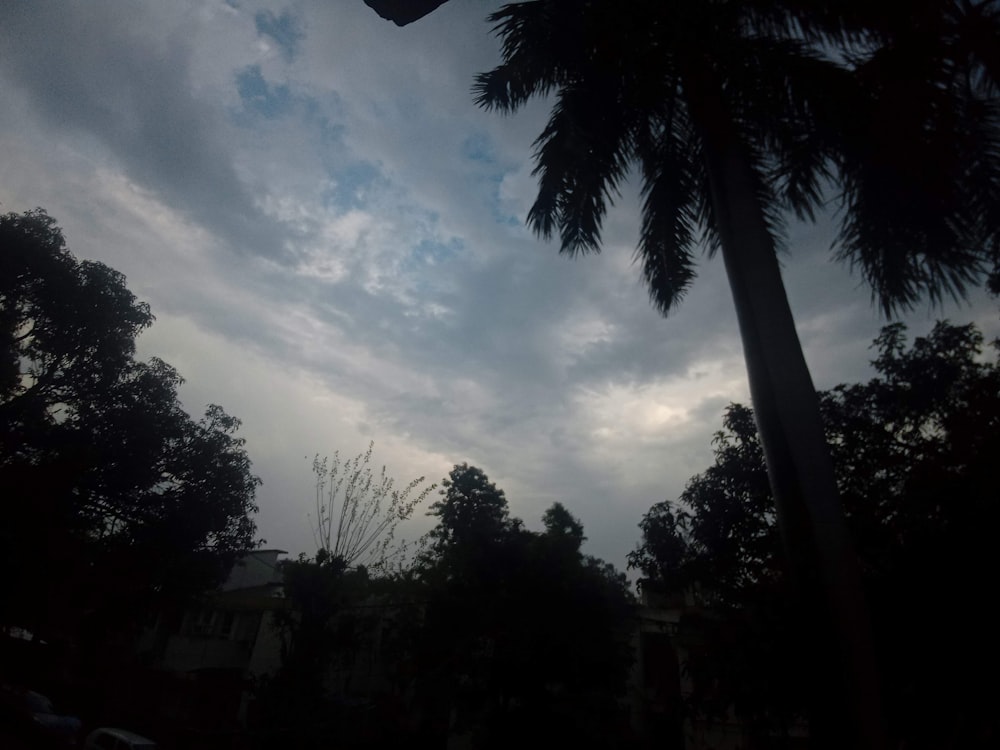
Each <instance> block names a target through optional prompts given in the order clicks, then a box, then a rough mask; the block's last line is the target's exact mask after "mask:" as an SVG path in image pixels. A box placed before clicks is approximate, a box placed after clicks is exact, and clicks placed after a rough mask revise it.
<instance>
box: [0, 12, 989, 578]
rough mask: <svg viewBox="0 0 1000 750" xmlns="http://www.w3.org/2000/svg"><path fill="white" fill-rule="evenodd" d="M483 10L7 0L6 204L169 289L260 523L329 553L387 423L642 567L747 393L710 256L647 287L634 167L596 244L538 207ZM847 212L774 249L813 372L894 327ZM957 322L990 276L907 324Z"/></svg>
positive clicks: (435, 466) (174, 352)
mask: <svg viewBox="0 0 1000 750" xmlns="http://www.w3.org/2000/svg"><path fill="white" fill-rule="evenodd" d="M492 6H493V4H492V3H490V2H486V0H456V1H455V2H452V3H448V4H446V5H445V6H443V7H442V8H441V9H440V10H439V11H437V12H436V13H434V14H432V15H430V16H428V17H427V18H425V19H423V20H422V21H420V22H418V23H417V24H414V25H413V26H410V27H407V28H404V29H399V28H397V27H395V26H393V25H392V24H390V23H388V22H385V21H383V20H382V19H380V18H379V17H378V16H377V15H376V14H375V13H373V12H372V11H371V10H369V9H368V8H366V7H365V6H364V5H363V3H362V2H361V0H357V1H355V0H338V1H337V2H320V1H319V0H317V1H316V2H311V1H309V0H301V1H300V2H291V3H277V4H274V3H267V2H254V1H248V2H236V1H232V2H222V0H205V1H196V0H185V1H181V0H174V1H172V2H170V3H162V2H152V1H147V2H141V1H136V2H129V1H127V0H100V1H91V2H48V1H46V2H42V1H39V0H34V1H32V2H8V3H3V4H2V6H0V96H2V98H3V102H4V106H3V107H0V154H2V159H0V204H2V206H0V210H2V211H5V212H6V211H23V210H27V209H29V208H33V207H35V206H42V207H44V208H46V209H47V210H48V211H49V213H50V214H52V215H53V216H55V217H56V218H57V219H58V220H59V222H60V223H61V225H62V226H63V228H64V231H65V234H66V236H67V240H68V243H69V246H70V248H71V249H72V250H73V252H74V253H75V254H76V255H77V256H79V257H83V258H94V259H97V260H100V261H103V262H105V263H107V264H108V265H111V266H113V267H114V268H117V269H119V270H120V271H122V272H123V273H125V274H126V275H127V277H128V283H129V286H130V287H131V289H132V290H133V291H134V292H135V293H136V294H138V295H139V296H140V297H141V298H143V299H145V300H147V301H148V302H149V303H150V304H151V305H152V308H153V311H154V313H155V314H156V316H157V321H156V323H155V324H154V326H153V327H152V329H151V330H150V331H148V332H147V333H146V334H145V335H144V336H143V338H142V340H141V342H140V350H141V355H142V356H152V355H156V356H160V357H162V358H163V359H165V360H166V361H168V362H170V363H171V364H173V365H174V366H175V367H177V368H178V369H179V370H180V371H181V373H182V374H183V375H184V376H185V377H186V378H187V380H188V382H187V384H186V385H185V386H184V388H183V390H182V397H183V399H184V402H185V405H186V406H187V407H188V408H189V410H191V411H192V412H194V413H198V412H200V410H202V409H203V408H204V405H205V404H207V403H220V404H222V405H223V406H224V407H225V408H226V410H227V411H229V412H230V413H232V414H234V415H236V416H238V417H240V418H241V419H242V420H243V423H244V429H243V434H244V436H245V437H246V438H247V448H248V451H249V453H250V456H251V458H252V460H253V462H254V467H255V471H256V472H257V473H258V474H259V475H260V476H261V478H262V480H263V486H262V488H261V490H260V494H259V502H260V506H261V512H260V516H259V518H258V524H259V527H260V532H261V535H262V536H264V537H265V538H267V540H268V542H269V543H270V545H271V546H278V547H281V548H283V549H286V550H289V551H291V552H292V553H293V554H294V553H298V552H300V551H305V552H312V551H313V549H312V547H313V543H312V537H311V534H310V530H309V522H308V519H307V514H308V513H309V511H310V509H311V507H312V504H313V489H312V479H311V474H310V465H311V459H312V456H313V455H314V454H315V453H317V452H318V453H320V454H326V453H332V452H333V451H334V450H337V449H339V450H340V451H341V452H342V453H344V454H354V453H358V452H360V451H362V450H363V449H364V448H365V447H366V446H367V443H368V441H369V440H374V441H375V443H376V456H377V458H378V460H379V461H381V462H384V463H386V464H387V465H388V468H389V470H390V472H391V473H392V474H393V475H395V476H396V477H397V479H398V481H399V482H401V483H404V484H405V482H407V481H408V480H409V479H411V478H412V477H414V476H417V475H426V476H427V477H428V479H429V481H440V479H441V477H443V476H445V475H446V473H447V472H448V471H449V469H450V468H451V466H452V465H453V464H455V463H461V462H463V461H468V462H470V463H473V464H476V465H478V466H480V467H482V468H483V469H484V470H485V471H486V472H487V473H488V474H489V476H490V478H491V479H493V480H494V481H495V482H497V484H498V485H499V486H501V487H502V488H504V490H505V491H506V492H507V496H508V498H509V500H510V503H511V507H512V510H513V512H514V513H515V514H517V515H519V516H521V517H523V518H524V519H525V520H526V522H527V523H528V525H529V527H531V526H534V527H537V526H538V523H539V518H540V516H541V513H542V511H543V510H544V509H545V507H547V506H548V505H549V504H551V503H552V502H554V501H557V500H558V501H561V502H563V503H564V504H565V505H566V506H567V507H568V508H569V509H570V510H571V511H572V512H573V513H575V514H576V515H577V516H579V517H580V519H581V520H582V521H583V524H584V527H585V529H586V533H587V536H588V537H589V542H588V544H587V549H588V551H589V552H591V553H593V554H597V555H599V556H602V557H605V558H606V559H608V560H610V561H611V562H614V563H615V564H616V565H618V566H620V567H623V566H624V559H625V554H626V553H627V552H628V551H629V550H630V549H631V548H632V547H633V546H634V544H635V542H636V541H637V539H638V530H637V528H636V525H637V524H638V522H639V520H640V518H641V516H642V514H643V513H644V511H645V510H646V509H647V508H648V507H649V506H650V504H652V503H654V502H657V501H659V500H662V499H664V498H667V497H676V495H677V494H678V493H679V492H680V490H681V489H682V488H683V485H684V483H685V482H686V481H687V479H688V478H690V477H691V476H692V475H693V474H695V473H697V472H698V471H701V470H702V469H704V468H705V467H706V466H707V465H708V463H709V461H710V460H711V444H710V439H711V435H712V433H713V432H714V431H715V430H717V429H718V428H719V426H720V419H721V415H722V411H723V409H724V408H725V406H726V404H727V403H729V402H730V401H744V402H745V401H747V399H748V396H747V393H748V390H747V386H746V378H745V371H744V369H743V362H742V351H741V348H740V344H739V339H738V337H737V332H736V320H735V315H734V312H733V307H732V302H731V300H730V298H729V293H728V289H727V286H726V283H725V278H724V274H723V269H722V264H721V261H720V260H719V259H714V260H709V259H704V261H703V263H702V266H701V268H700V272H699V278H698V280H697V282H696V284H695V286H694V288H693V289H692V291H691V292H690V294H689V295H688V297H687V298H686V299H685V301H684V303H683V305H682V306H681V308H680V309H679V310H678V312H677V313H676V314H674V315H672V316H671V317H670V318H669V319H663V318H661V317H659V316H658V315H657V314H656V313H655V312H654V310H653V309H652V308H651V307H650V305H649V304H648V301H647V297H646V293H645V290H644V289H643V287H642V285H641V284H640V282H639V272H638V269H637V268H636V267H635V266H633V265H632V262H631V259H632V252H633V247H634V245H635V240H636V237H637V233H638V201H637V195H636V191H635V189H634V187H631V188H630V187H626V190H625V194H624V195H623V197H622V200H621V201H620V202H619V204H618V205H617V206H616V208H615V209H614V211H613V212H612V213H611V214H610V215H609V217H608V220H607V227H606V233H605V249H604V252H603V253H602V254H601V255H598V256H592V257H587V258H582V259H577V260H569V259H567V258H564V257H560V256H559V255H558V253H557V247H556V246H555V245H552V244H546V243H544V242H541V241H539V240H537V239H535V238H534V237H533V236H532V235H531V234H530V232H529V231H528V230H527V229H526V228H525V226H524V217H525V214H526V212H527V208H528V206H529V205H530V204H531V201H532V199H533V197H534V182H533V180H532V178H531V176H530V171H531V164H530V162H529V156H530V151H531V142H532V140H533V139H534V137H535V136H536V135H537V134H538V132H539V131H540V129H541V125H542V122H543V120H544V116H545V106H544V103H542V102H540V103H537V104H536V105H532V106H531V107H529V108H527V109H526V110H525V111H524V112H523V113H521V114H519V115H517V116H515V117H508V118H504V117H500V116H497V115H495V114H490V113H486V112H483V111H480V110H478V109H477V108H476V107H475V106H474V105H473V103H472V98H471V96H470V94H469V90H470V85H471V82H472V78H473V76H474V74H475V73H476V72H479V71H482V70H485V69H487V68H489V67H491V65H492V64H493V63H495V62H496V60H497V51H496V49H497V46H496V43H495V40H493V39H492V38H491V37H490V36H489V33H488V31H489V29H488V26H487V24H486V23H484V20H483V19H484V17H485V15H486V14H487V12H488V11H489V9H490V8H491V7H492ZM832 236H833V230H832V229H831V227H830V226H829V223H828V222H827V221H823V222H821V223H820V224H819V225H818V226H815V227H814V226H794V227H791V228H790V230H789V242H788V245H789V248H790V252H789V254H788V256H787V257H786V258H785V260H784V263H785V271H786V284H787V286H788V289H789V295H790V298H791V301H792V306H793V309H794V310H795V313H796V317H797V320H798V324H799V331H800V335H801V337H802V340H803V344H804V346H805V349H806V355H807V359H808V361H809V363H810V366H811V368H812V371H813V376H814V379H815V381H816V384H817V386H818V387H821V388H825V387H830V386H832V385H834V384H836V383H838V382H843V381H849V380H857V379H860V378H863V377H865V376H866V374H867V373H868V370H867V361H868V359H869V352H868V349H867V347H868V345H869V343H870V342H871V340H872V338H874V336H875V335H876V334H877V333H878V330H879V327H880V326H881V324H882V323H883V321H882V320H880V318H879V316H878V314H877V311H876V310H875V309H874V308H873V307H872V305H871V304H870V299H869V293H868V291H867V289H866V288H864V287H863V286H862V285H861V284H860V279H859V278H858V277H857V276H853V277H852V276H851V274H850V270H849V269H848V268H845V267H843V266H837V265H835V264H833V263H832V262H831V261H830V253H829V246H830V241H831V239H832ZM940 317H948V318H950V319H952V320H953V321H956V322H966V321H970V320H976V321H977V322H979V323H980V325H981V326H982V327H983V328H984V330H985V331H986V333H987V334H988V335H996V334H997V328H998V327H997V325H996V318H997V316H996V306H995V304H994V303H993V302H992V301H990V300H987V299H986V298H984V297H983V296H981V295H977V296H975V297H974V299H973V301H972V302H971V303H970V304H966V305H961V306H955V305H951V306H948V307H945V308H943V309H940V310H933V311H931V310H926V309H925V310H921V311H919V313H918V314H915V315H914V316H912V317H911V319H910V323H911V330H912V332H914V333H924V332H926V331H927V330H928V329H929V327H930V326H931V324H932V322H933V320H934V319H936V318H940ZM427 526H428V523H427V520H426V519H424V518H420V519H418V520H417V521H416V522H415V523H414V524H413V528H412V531H411V532H410V533H411V535H413V534H417V533H419V532H421V531H422V530H424V529H426V528H427Z"/></svg>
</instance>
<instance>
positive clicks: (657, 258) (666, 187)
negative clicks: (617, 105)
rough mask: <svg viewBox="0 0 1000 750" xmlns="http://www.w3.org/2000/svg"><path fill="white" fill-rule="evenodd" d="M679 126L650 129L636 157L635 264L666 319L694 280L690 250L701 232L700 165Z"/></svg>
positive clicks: (671, 124) (671, 123)
mask: <svg viewBox="0 0 1000 750" xmlns="http://www.w3.org/2000/svg"><path fill="white" fill-rule="evenodd" d="M688 145H689V143H688V142H687V139H685V138H684V133H683V130H682V129H681V128H679V127H678V123H676V122H670V123H669V124H668V125H667V126H666V127H664V128H662V129H661V130H660V131H659V132H658V133H650V132H649V130H648V129H647V130H646V131H644V133H643V135H642V137H641V138H640V139H639V144H638V146H637V153H638V157H639V160H640V162H641V164H642V178H643V187H642V197H643V204H642V227H641V231H640V235H639V245H638V247H637V248H636V252H635V260H636V261H639V262H641V263H642V276H643V279H644V280H645V281H646V284H647V287H648V290H649V297H650V300H651V301H652V303H653V305H654V306H655V307H656V308H657V310H659V311H660V312H661V313H662V314H663V315H667V314H668V313H669V312H670V311H671V310H672V309H673V308H674V307H676V306H677V305H678V304H680V302H681V300H682V299H683V297H684V294H685V293H686V292H687V290H688V288H689V287H690V286H691V283H692V282H693V281H694V278H695V262H694V255H693V253H692V248H693V246H694V245H695V238H696V236H697V234H698V230H699V223H700V222H699V205H698V195H699V192H698V184H699V182H700V181H701V180H700V175H699V171H703V170H699V167H700V162H699V161H697V160H695V159H692V158H691V157H692V154H691V150H690V149H689V148H688Z"/></svg>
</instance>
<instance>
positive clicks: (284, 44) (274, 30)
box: [253, 10, 306, 62]
mask: <svg viewBox="0 0 1000 750" xmlns="http://www.w3.org/2000/svg"><path fill="white" fill-rule="evenodd" d="M253 22H254V25H255V26H256V27H257V33H258V34H260V35H261V36H266V37H269V38H270V39H271V41H273V42H274V43H275V44H277V45H278V47H280V48H281V54H282V55H283V56H284V58H285V60H286V61H287V62H291V61H292V60H294V59H295V55H296V54H298V51H299V43H300V42H301V41H302V40H303V39H305V38H306V35H305V33H304V32H303V31H302V29H301V28H300V27H299V21H298V19H297V18H296V17H295V16H293V15H292V13H291V11H287V10H286V11H285V12H284V13H282V14H281V15H280V16H276V15H274V13H273V12H272V11H269V10H266V11H265V10H262V11H260V12H258V13H256V14H255V15H254V17H253Z"/></svg>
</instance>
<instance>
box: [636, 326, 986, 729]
mask: <svg viewBox="0 0 1000 750" xmlns="http://www.w3.org/2000/svg"><path fill="white" fill-rule="evenodd" d="M982 343H983V341H982V336H981V334H980V333H979V332H978V331H977V330H976V329H975V328H974V327H973V326H971V325H970V326H953V325H949V324H947V323H939V324H938V325H937V326H936V327H935V328H934V330H933V331H932V332H931V334H930V335H929V336H927V337H922V338H917V339H916V340H915V341H914V342H913V344H912V345H911V346H910V347H909V348H907V346H906V339H905V329H904V328H903V326H902V325H899V324H895V325H891V326H887V327H886V328H885V329H883V331H882V334H881V335H880V336H879V338H878V339H876V342H875V348H876V350H877V356H876V359H875V360H874V362H873V365H874V367H875V369H876V371H877V376H876V377H875V378H873V379H872V380H871V381H869V382H867V383H862V384H856V385H842V386H838V387H837V388H834V389H832V390H831V391H828V392H825V393H823V394H820V396H821V403H822V405H823V412H824V417H825V423H826V425H827V439H828V441H829V444H830V446H831V450H832V453H833V456H834V459H835V464H836V467H837V479H838V486H839V489H840V493H841V496H842V497H843V498H844V503H845V508H846V510H847V517H848V523H849V525H850V527H851V532H852V534H853V536H854V538H855V539H856V540H857V546H858V551H859V554H860V557H861V561H862V569H863V572H864V582H865V586H866V588H867V591H868V594H869V599H870V601H872V603H873V614H874V623H875V629H876V637H877V639H878V645H879V654H880V658H881V670H882V673H883V676H884V677H885V682H886V695H887V698H888V702H887V705H888V708H889V711H888V717H889V719H890V726H891V729H892V733H893V735H894V738H895V739H896V740H898V742H899V743H901V745H900V746H902V744H905V746H906V747H913V748H925V747H926V748H932V747H945V746H963V747H978V746H980V745H977V744H976V743H977V742H981V743H982V742H985V741H986V740H985V738H986V736H987V735H988V732H989V731H993V732H995V730H996V726H995V721H994V720H992V719H991V718H990V717H991V716H992V709H991V708H990V706H992V705H994V704H995V702H996V699H997V697H998V696H997V694H996V690H995V688H994V687H993V686H992V683H991V682H990V683H987V682H984V681H983V680H982V679H981V675H983V674H989V673H992V672H993V671H994V670H995V669H996V668H997V667H998V666H1000V653H998V649H997V646H996V639H995V637H994V636H993V633H992V629H991V626H990V624H989V623H990V618H989V614H988V612H989V611H991V610H990V607H991V604H990V603H989V602H987V601H984V599H983V597H982V595H981V593H982V591H983V590H984V589H987V588H988V587H989V582H990V581H989V571H990V570H991V569H992V556H991V552H990V550H991V549H992V536H993V534H994V532H995V528H996V525H997V522H998V521H1000V517H998V507H997V503H996V492H995V481H994V480H995V472H994V471H993V463H994V462H995V456H996V455H997V450H998V448H1000V444H998V443H1000V438H998V435H1000V430H998V427H1000V367H998V366H997V365H996V364H994V363H990V362H987V361H984V360H983V359H982V358H981V356H980V353H981V347H982ZM715 445H716V449H715V453H716V460H715V463H714V465H713V466H711V467H709V469H707V470H706V471H705V472H703V473H702V474H700V475H698V476H696V477H695V478H694V479H692V480H691V482H690V483H689V484H688V486H687V488H686V489H685V491H684V493H683V494H682V495H681V497H680V499H679V501H678V502H670V501H668V502H664V503H660V504H657V505H655V506H653V508H651V509H650V511H649V513H647V514H646V516H645V518H644V519H643V521H642V524H641V525H640V527H641V529H642V543H641V544H640V546H639V547H638V548H637V550H636V551H635V552H633V553H632V554H631V555H630V557H629V564H630V565H631V566H632V567H635V568H638V569H639V570H640V571H641V572H642V574H643V581H642V585H643V586H644V587H647V588H650V589H654V590H657V589H658V590H662V591H668V592H670V591H674V592H676V591H681V590H684V589H689V590H690V589H692V588H696V590H697V591H698V592H699V596H700V598H701V600H702V602H703V603H704V604H705V605H707V606H708V607H709V609H710V612H711V613H712V616H710V617H708V618H705V619H702V620H701V621H699V622H697V623H692V627H695V626H696V627H697V629H698V631H699V633H700V637H701V638H702V639H704V640H705V641H706V642H707V643H706V645H705V647H704V648H703V649H701V650H696V652H695V653H694V654H693V657H692V663H691V665H689V666H690V668H691V670H692V672H693V675H694V677H695V685H696V686H698V688H699V689H697V690H696V692H695V695H694V697H693V702H692V708H693V710H695V711H697V712H699V713H702V714H721V713H722V712H723V711H725V710H726V709H727V708H729V707H730V706H735V707H736V709H737V711H738V712H739V713H740V715H741V716H742V718H743V719H744V720H745V721H746V722H747V723H748V725H749V726H750V727H752V728H755V729H756V731H757V732H758V736H759V737H766V736H770V734H771V733H773V732H774V731H775V730H777V729H780V728H783V727H784V728H787V726H788V723H789V722H790V721H791V719H792V718H793V717H794V716H796V715H801V714H802V713H804V712H805V711H806V710H807V707H808V706H807V703H806V702H805V701H804V700H803V696H802V695H801V694H798V693H796V692H795V691H792V690H789V689H788V685H789V684H794V683H795V682H797V681H803V680H807V679H815V678H814V677H810V675H809V674H808V672H807V670H805V669H803V665H802V664H801V661H800V660H799V659H797V658H796V652H795V649H794V648H793V647H792V646H793V644H794V643H795V642H796V640H797V639H798V638H799V637H800V632H801V620H800V619H799V618H798V616H797V614H796V613H795V612H794V611H793V610H792V609H791V608H790V601H791V600H790V599H789V598H788V596H787V595H786V591H785V587H786V578H785V575H784V573H783V566H782V565H781V564H780V545H779V541H778V533H777V528H776V519H775V511H774V505H773V501H772V499H771V497H770V495H769V492H768V485H767V478H766V470H765V466H764V457H763V452H762V450H761V447H760V443H759V441H758V437H757V433H756V430H755V429H754V423H753V420H752V415H751V413H750V411H749V409H747V408H745V407H742V406H738V405H734V406H732V407H730V408H729V410H728V411H727V412H726V415H725V419H724V430H723V431H721V432H720V433H718V435H717V436H716V443H715ZM941 597H944V598H945V599H946V600H947V601H948V602H951V603H953V604H957V606H955V607H950V608H949V612H948V614H947V615H943V616H933V617H929V616H928V611H929V608H930V609H933V608H934V606H935V604H934V602H935V601H940V598H941ZM782 677H784V679H782ZM991 722H992V723H991ZM991 727H992V729H991ZM982 746H983V747H985V746H986V745H985V744H983V745H982Z"/></svg>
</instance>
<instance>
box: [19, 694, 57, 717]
mask: <svg viewBox="0 0 1000 750" xmlns="http://www.w3.org/2000/svg"><path fill="white" fill-rule="evenodd" d="M24 702H25V704H26V705H27V707H28V710H29V711H31V712H32V713H36V714H54V713H55V712H56V710H55V708H54V707H53V706H52V701H50V700H49V699H48V698H46V697H45V696H44V695H39V694H38V693H25V695H24Z"/></svg>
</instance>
